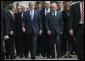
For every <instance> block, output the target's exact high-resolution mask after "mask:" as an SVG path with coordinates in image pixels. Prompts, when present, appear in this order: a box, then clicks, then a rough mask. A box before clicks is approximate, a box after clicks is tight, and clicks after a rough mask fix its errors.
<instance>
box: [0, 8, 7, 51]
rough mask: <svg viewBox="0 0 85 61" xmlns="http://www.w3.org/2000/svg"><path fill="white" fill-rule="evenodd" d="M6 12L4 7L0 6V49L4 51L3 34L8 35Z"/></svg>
mask: <svg viewBox="0 0 85 61" xmlns="http://www.w3.org/2000/svg"><path fill="white" fill-rule="evenodd" d="M8 33H9V32H8V21H7V13H6V11H5V9H4V8H1V51H2V52H4V45H3V41H4V40H3V39H4V35H8Z"/></svg>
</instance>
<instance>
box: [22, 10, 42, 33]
mask: <svg viewBox="0 0 85 61" xmlns="http://www.w3.org/2000/svg"><path fill="white" fill-rule="evenodd" d="M23 20H24V26H25V28H26V33H28V34H31V33H32V31H33V32H34V34H37V33H38V31H39V30H42V22H41V17H40V14H38V12H37V11H36V10H35V11H34V18H33V21H31V18H30V11H26V12H24V17H23ZM24 26H23V23H22V27H24Z"/></svg>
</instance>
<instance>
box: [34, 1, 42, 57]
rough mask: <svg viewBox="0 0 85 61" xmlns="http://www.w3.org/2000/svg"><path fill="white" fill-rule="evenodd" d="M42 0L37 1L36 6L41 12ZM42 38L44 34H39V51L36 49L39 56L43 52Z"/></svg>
mask: <svg viewBox="0 0 85 61" xmlns="http://www.w3.org/2000/svg"><path fill="white" fill-rule="evenodd" d="M41 6H42V5H41V1H37V2H36V6H35V9H36V10H37V11H38V13H39V14H40V12H41ZM41 38H42V35H38V39H37V51H36V55H37V56H39V55H40V54H41V45H42V43H41Z"/></svg>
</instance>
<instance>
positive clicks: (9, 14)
mask: <svg viewBox="0 0 85 61" xmlns="http://www.w3.org/2000/svg"><path fill="white" fill-rule="evenodd" d="M8 14H9V16H10V18H11V19H12V20H15V19H14V17H13V16H12V14H11V13H10V12H8Z"/></svg>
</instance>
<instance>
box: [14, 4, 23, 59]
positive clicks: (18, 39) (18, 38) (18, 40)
mask: <svg viewBox="0 0 85 61" xmlns="http://www.w3.org/2000/svg"><path fill="white" fill-rule="evenodd" d="M18 8H19V9H18ZM21 11H22V10H21V6H19V7H17V12H16V13H15V20H16V21H15V27H16V30H15V47H16V53H17V56H19V57H20V58H22V57H23V51H24V40H23V37H22V36H23V32H22V30H21V28H22V27H21V21H22V12H21Z"/></svg>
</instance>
